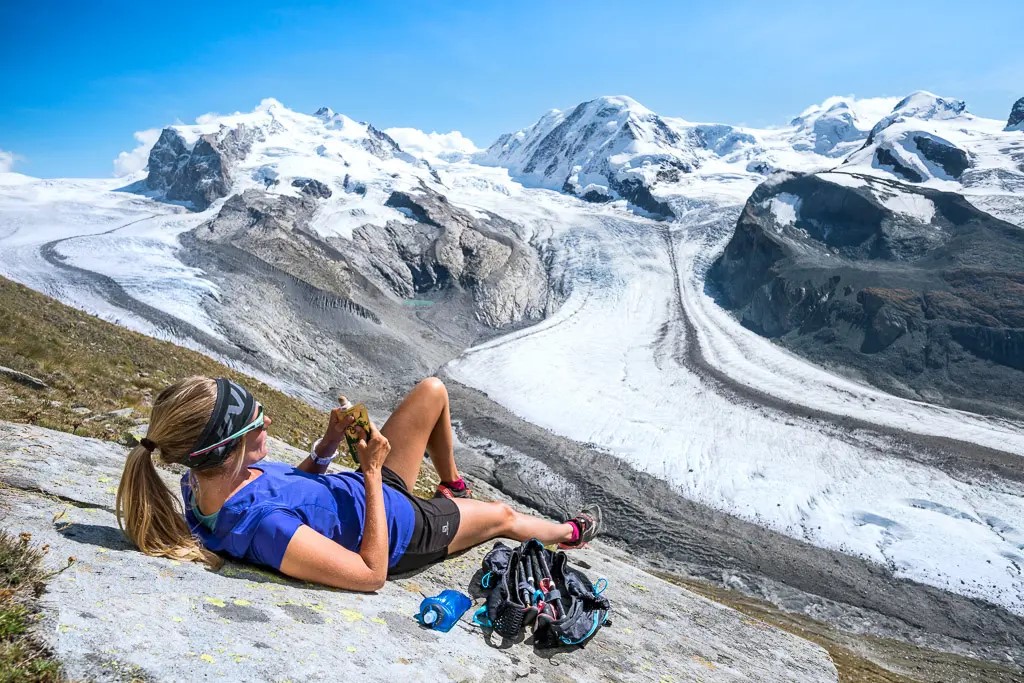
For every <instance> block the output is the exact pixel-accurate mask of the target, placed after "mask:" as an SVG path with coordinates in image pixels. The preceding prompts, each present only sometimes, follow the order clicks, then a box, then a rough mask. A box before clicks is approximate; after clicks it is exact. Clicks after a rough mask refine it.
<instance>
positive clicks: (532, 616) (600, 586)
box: [473, 538, 611, 648]
mask: <svg viewBox="0 0 1024 683" xmlns="http://www.w3.org/2000/svg"><path fill="white" fill-rule="evenodd" d="M483 569H484V574H483V576H482V577H481V579H480V585H481V587H482V588H483V590H484V592H485V594H486V596H487V602H486V604H485V605H484V606H483V607H481V608H480V609H479V610H477V612H476V614H475V615H474V616H473V621H474V623H477V624H479V625H480V626H483V627H484V628H491V629H493V630H494V632H495V633H498V634H499V635H501V636H504V637H506V638H515V637H516V636H518V635H519V632H520V631H522V630H523V628H525V627H532V628H533V642H534V645H535V646H536V647H538V648H551V647H565V646H572V645H583V644H584V643H586V642H587V641H588V640H590V639H591V638H593V637H594V634H596V633H597V631H598V630H599V629H600V628H601V627H602V626H610V625H611V620H610V619H609V618H608V613H609V611H610V610H611V603H609V602H608V598H606V597H604V595H603V593H604V590H605V588H606V587H607V586H608V581H607V580H605V579H598V581H597V582H596V583H591V581H590V579H588V578H587V576H586V575H585V574H584V573H583V572H581V571H580V570H579V569H576V568H575V567H571V566H569V558H568V557H567V556H566V554H565V553H564V552H561V551H554V552H552V551H551V550H548V549H547V548H545V547H544V545H543V544H542V543H541V542H540V541H538V540H537V539H535V538H533V539H530V540H529V541H525V542H523V543H522V544H521V545H520V546H519V547H518V548H515V549H512V548H509V547H508V546H507V545H505V544H504V543H502V542H500V541H499V542H497V543H495V544H494V548H493V549H492V550H491V551H490V552H489V553H487V555H486V556H485V557H484V560H483Z"/></svg>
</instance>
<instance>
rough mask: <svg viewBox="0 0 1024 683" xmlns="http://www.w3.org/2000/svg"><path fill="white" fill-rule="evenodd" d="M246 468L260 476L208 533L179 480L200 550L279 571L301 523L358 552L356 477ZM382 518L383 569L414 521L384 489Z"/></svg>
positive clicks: (361, 501) (262, 465) (408, 507)
mask: <svg viewBox="0 0 1024 683" xmlns="http://www.w3.org/2000/svg"><path fill="white" fill-rule="evenodd" d="M251 467H252V468H253V469H257V470H260V471H262V472H263V474H262V475H260V476H259V477H257V478H256V479H254V480H253V481H250V482H249V483H248V484H246V485H245V486H244V487H243V488H242V489H241V490H240V491H239V492H238V493H236V494H234V495H233V496H231V497H230V498H228V499H227V500H226V501H225V502H224V505H223V507H221V509H220V510H219V511H218V512H217V515H216V521H215V522H214V524H213V528H212V529H210V528H209V527H207V526H206V525H205V524H203V523H201V522H200V520H199V518H198V517H197V516H196V511H195V510H194V509H193V504H192V490H191V488H190V487H189V483H188V474H187V473H186V474H185V475H183V476H182V478H181V495H182V497H183V498H184V500H185V519H186V521H187V522H188V525H189V527H190V528H191V529H192V533H193V534H195V535H196V536H198V537H199V539H200V540H201V541H202V542H203V545H204V546H206V547H207V548H209V549H210V550H212V551H214V552H224V553H227V554H228V555H230V556H232V557H235V558H237V559H240V560H246V561H249V562H255V563H258V564H263V565H266V566H268V567H273V568H274V569H280V568H281V560H282V559H284V552H285V550H286V549H287V548H288V542H289V541H291V539H292V535H293V534H294V533H295V531H296V530H297V529H298V528H299V527H300V526H301V525H303V524H305V525H307V526H309V527H311V528H312V529H313V530H315V531H317V532H319V533H321V534H323V535H324V536H326V537H327V538H329V539H331V540H333V541H334V542H336V543H338V544H340V545H342V546H343V547H345V548H347V549H349V550H351V551H352V552H359V546H360V544H362V542H363V525H364V522H365V518H366V488H365V484H364V483H363V475H362V474H361V473H359V472H341V473H338V474H309V473H308V472H303V471H301V470H298V469H295V468H294V467H292V466H291V465H285V464H284V463H279V462H266V461H261V462H259V463H257V464H255V465H252V466H251ZM384 514H385V516H386V517H387V528H388V566H389V567H393V566H394V565H395V563H397V562H398V560H399V559H400V558H401V557H402V553H404V552H405V549H406V548H407V547H408V546H409V541H410V539H411V538H412V532H413V527H414V526H415V522H416V517H415V512H414V511H413V507H412V503H411V502H409V499H408V498H406V497H405V494H404V493H402V492H400V491H397V490H395V489H394V488H392V487H390V486H388V485H387V484H384ZM210 517H212V515H211V516H210Z"/></svg>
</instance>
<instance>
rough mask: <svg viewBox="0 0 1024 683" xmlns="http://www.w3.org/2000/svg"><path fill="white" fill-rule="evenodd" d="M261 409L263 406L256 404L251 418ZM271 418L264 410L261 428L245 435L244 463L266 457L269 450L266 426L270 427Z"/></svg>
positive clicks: (248, 463)
mask: <svg viewBox="0 0 1024 683" xmlns="http://www.w3.org/2000/svg"><path fill="white" fill-rule="evenodd" d="M261 410H263V406H262V405H260V404H257V405H256V409H255V410H254V411H253V414H252V419H254V420H255V419H256V418H257V416H259V413H260V411H261ZM271 422H272V420H271V419H270V416H269V415H267V413H266V411H264V413H263V428H262V429H255V430H253V431H251V432H249V433H248V434H246V435H245V459H246V465H250V464H252V463H254V462H259V461H260V460H262V459H263V458H265V457H267V452H268V451H269V450H270V446H269V444H267V428H268V427H270V423H271Z"/></svg>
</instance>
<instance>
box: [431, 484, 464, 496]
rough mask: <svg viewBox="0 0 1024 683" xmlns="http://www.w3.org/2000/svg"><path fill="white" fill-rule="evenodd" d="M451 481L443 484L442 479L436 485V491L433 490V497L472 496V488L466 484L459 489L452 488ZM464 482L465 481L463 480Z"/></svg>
mask: <svg viewBox="0 0 1024 683" xmlns="http://www.w3.org/2000/svg"><path fill="white" fill-rule="evenodd" d="M451 483H452V482H448V483H447V484H445V483H444V482H443V481H442V482H441V483H440V484H438V485H437V491H435V492H434V498H472V497H473V489H471V488H469V486H468V485H465V486H463V487H462V488H461V489H454V488H452V487H451ZM463 483H465V482H463Z"/></svg>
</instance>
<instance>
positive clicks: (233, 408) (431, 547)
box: [116, 377, 600, 591]
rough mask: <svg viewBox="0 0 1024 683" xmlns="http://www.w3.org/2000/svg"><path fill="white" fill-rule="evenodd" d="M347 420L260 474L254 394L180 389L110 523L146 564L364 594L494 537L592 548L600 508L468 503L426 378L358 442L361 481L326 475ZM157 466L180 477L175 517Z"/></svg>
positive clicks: (439, 401) (447, 427) (434, 389)
mask: <svg viewBox="0 0 1024 683" xmlns="http://www.w3.org/2000/svg"><path fill="white" fill-rule="evenodd" d="M352 419H353V418H352V417H350V416H348V415H346V414H345V413H344V412H342V410H341V409H340V408H335V409H334V410H333V411H332V412H331V416H330V419H329V422H328V426H327V430H326V432H325V434H324V436H323V438H322V439H320V440H319V441H317V442H316V443H315V444H314V445H313V449H312V452H311V453H310V454H309V457H307V458H306V459H305V460H303V461H302V463H301V464H300V465H299V466H298V467H292V466H290V465H285V464H282V463H277V462H267V461H265V460H264V458H265V457H266V455H267V450H268V447H267V434H266V430H267V427H269V426H270V424H271V419H270V416H269V415H266V414H265V413H264V412H263V406H261V405H260V404H259V402H257V400H256V399H255V397H253V395H252V394H250V393H249V392H248V391H246V390H245V389H244V388H243V387H241V386H239V385H238V384H236V383H234V382H232V381H230V380H226V379H216V380H214V379H209V378H206V377H191V378H188V379H185V380H182V381H180V382H177V383H176V384H173V385H171V386H170V387H168V388H167V389H165V390H164V391H162V392H161V393H160V395H159V396H158V397H157V399H156V402H155V403H154V405H153V412H152V415H151V418H150V423H149V430H148V433H147V434H146V437H145V438H144V439H142V443H141V444H140V445H139V446H136V447H135V448H134V449H133V450H132V452H131V453H129V454H128V460H127V462H125V466H124V473H123V475H122V477H121V484H120V486H119V488H118V490H117V502H116V507H117V516H118V523H119V524H120V525H121V528H122V529H124V531H125V533H126V534H127V535H128V537H129V538H130V539H131V540H132V542H133V543H135V545H136V546H138V548H139V549H140V550H141V551H142V552H144V553H146V554H147V555H160V556H165V557H171V558H175V559H186V560H196V561H202V562H206V563H207V564H209V565H211V566H214V567H216V566H218V565H219V564H220V558H219V557H218V556H217V555H215V554H214V553H218V552H223V553H225V554H227V555H230V556H231V557H235V558H238V559H241V560H247V561H250V562H255V563H258V564H262V565H267V566H269V567H272V568H274V569H277V570H279V571H281V572H282V573H284V574H287V575H289V576H292V577H295V578H297V579H303V580H306V581H315V582H317V583H322V584H325V585H328V586H335V587H337V588H347V589H351V590H361V591H373V590H376V589H378V588H380V587H381V586H382V585H384V581H385V579H386V578H387V576H388V575H389V574H399V573H403V572H408V571H411V570H414V569H418V568H420V567H423V566H425V565H427V564H430V563H432V562H436V561H438V560H442V559H444V558H445V557H446V556H447V555H448V553H453V552H458V551H460V550H464V549H466V548H470V547H473V546H475V545H478V544H480V543H483V542H484V541H487V540H489V539H491V538H495V537H497V536H504V537H508V538H514V539H516V540H520V541H521V540H526V539H529V538H538V539H540V540H541V541H542V542H544V543H560V544H562V546H563V547H569V548H572V547H579V546H581V545H583V544H584V543H585V542H586V541H589V540H590V539H592V538H593V537H594V536H595V535H596V534H597V531H598V527H599V525H600V510H599V509H598V508H597V507H596V506H590V507H587V508H584V510H583V512H581V513H580V514H579V515H578V516H576V517H574V518H573V519H570V520H568V521H566V522H563V523H561V524H557V523H555V522H549V521H546V520H542V519H538V518H536V517H530V516H528V515H524V514H521V513H519V512H516V511H515V510H513V509H512V508H511V507H509V506H508V505H506V504H504V503H489V502H484V501H479V500H474V499H473V498H472V497H471V494H470V491H469V489H468V488H467V487H466V485H465V483H464V482H463V480H462V478H461V477H460V476H459V473H458V470H457V469H456V467H455V457H454V452H453V441H452V426H451V417H450V415H449V408H448V392H447V390H446V389H445V386H444V384H442V383H441V381H440V380H439V379H437V378H435V377H431V378H429V379H425V380H423V381H422V382H420V383H419V384H417V385H416V386H415V387H414V388H413V390H412V391H411V392H409V395H408V396H406V397H405V399H404V400H403V401H402V403H401V405H400V406H399V407H398V409H397V410H395V412H394V413H393V414H392V415H391V417H390V418H389V419H388V421H387V422H386V423H385V424H384V426H383V427H381V428H380V429H379V430H378V429H377V428H376V427H374V426H373V425H372V423H371V425H370V430H369V432H370V433H369V435H368V438H365V432H362V431H360V433H361V434H364V438H363V439H361V440H360V441H359V442H358V444H357V445H356V448H357V450H358V453H359V460H360V462H361V463H362V465H361V466H360V469H359V471H358V472H342V473H337V474H325V470H326V469H327V465H328V464H329V463H330V462H331V460H332V459H333V458H334V455H335V453H336V452H337V448H338V446H339V445H340V444H342V443H344V432H345V429H346V428H347V427H349V426H350V425H351V424H352ZM424 451H426V452H427V453H428V454H429V455H430V459H431V461H432V462H433V463H434V467H435V468H436V469H437V472H438V474H439V475H440V476H441V480H442V482H444V483H443V484H442V485H441V486H439V487H438V491H439V492H438V494H437V495H435V497H434V498H433V499H431V500H426V499H422V498H419V497H417V496H414V495H413V494H412V493H411V490H412V487H413V485H414V484H415V483H416V478H417V476H418V475H419V472H420V466H421V465H422V463H423V452H424ZM154 452H157V453H159V456H160V459H161V460H162V461H163V462H166V463H177V464H180V465H185V466H187V467H188V468H189V471H188V472H187V473H186V474H185V475H183V476H182V480H181V490H182V496H183V498H184V501H185V514H184V516H182V513H181V510H180V506H179V505H178V502H177V499H176V497H175V496H174V495H173V494H172V493H171V492H170V491H169V490H168V489H167V487H166V486H165V485H164V484H163V482H162V481H161V479H160V477H159V476H158V475H157V472H156V468H155V467H154V466H153V461H152V454H153V453H154ZM211 551H212V552H211Z"/></svg>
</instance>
